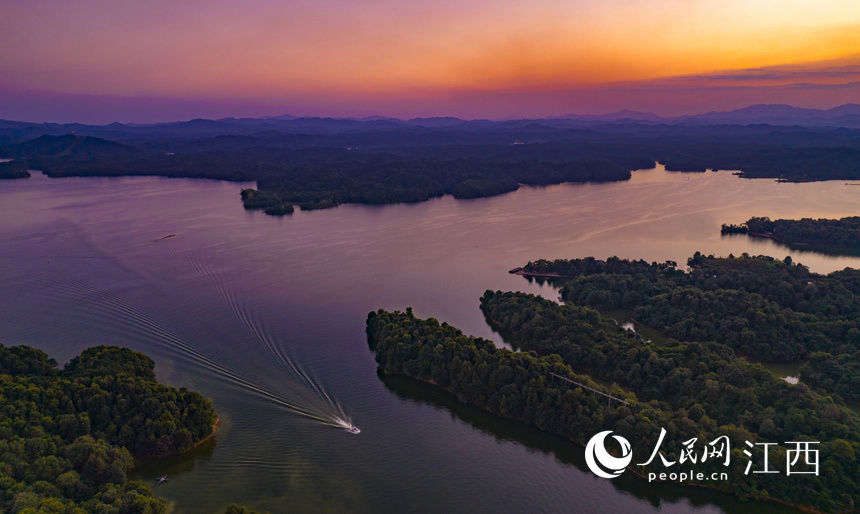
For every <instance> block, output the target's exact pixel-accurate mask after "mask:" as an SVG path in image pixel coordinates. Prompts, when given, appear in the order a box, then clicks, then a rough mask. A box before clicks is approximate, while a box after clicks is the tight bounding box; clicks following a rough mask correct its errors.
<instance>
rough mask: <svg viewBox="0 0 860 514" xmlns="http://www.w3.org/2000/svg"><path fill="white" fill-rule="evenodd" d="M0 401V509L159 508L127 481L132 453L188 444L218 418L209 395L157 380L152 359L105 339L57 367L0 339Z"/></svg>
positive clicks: (142, 488)
mask: <svg viewBox="0 0 860 514" xmlns="http://www.w3.org/2000/svg"><path fill="white" fill-rule="evenodd" d="M0 399H2V401H0V511H3V512H58V513H65V512H68V513H75V514H78V513H83V512H117V513H120V512H129V513H130V512H148V513H163V512H166V510H167V505H166V502H165V501H164V500H162V499H160V498H156V497H154V496H153V493H152V490H151V489H150V488H149V486H147V485H146V484H143V483H141V482H129V481H128V480H127V473H128V471H129V469H131V467H132V465H133V456H135V455H147V456H163V455H169V454H173V453H178V452H182V451H184V450H187V449H188V448H190V447H191V446H192V445H194V444H195V443H197V442H199V441H201V440H202V439H204V438H206V437H207V436H209V435H210V434H211V433H212V431H213V428H214V424H215V421H216V417H215V412H214V410H213V409H212V404H211V402H210V401H209V400H208V399H206V398H204V397H203V396H201V395H200V394H199V393H196V392H193V391H188V390H186V389H175V388H173V387H167V386H164V385H161V384H159V383H157V382H156V381H155V374H154V363H153V361H152V360H151V359H150V358H148V357H146V356H145V355H143V354H140V353H136V352H133V351H131V350H128V349H125V348H117V347H111V346H99V347H95V348H90V349H87V350H85V351H84V352H83V353H81V355H79V356H78V357H75V358H74V359H72V361H71V362H69V363H68V364H67V365H66V366H65V368H63V369H57V366H56V362H55V361H54V360H53V359H50V358H48V356H47V355H46V354H45V353H43V352H42V351H40V350H37V349H35V348H30V347H27V346H16V347H5V346H3V345H0ZM26 509H32V510H26Z"/></svg>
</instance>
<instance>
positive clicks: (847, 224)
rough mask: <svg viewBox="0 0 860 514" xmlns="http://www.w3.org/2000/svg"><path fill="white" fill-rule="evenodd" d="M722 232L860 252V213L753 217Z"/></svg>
mask: <svg viewBox="0 0 860 514" xmlns="http://www.w3.org/2000/svg"><path fill="white" fill-rule="evenodd" d="M721 232H722V233H723V234H748V235H750V236H752V237H766V238H770V239H773V240H775V241H778V242H780V243H784V244H786V245H788V246H791V247H794V248H806V249H810V250H819V251H823V252H828V253H839V254H846V255H860V216H850V217H845V218H841V219H825V218H820V219H812V218H803V219H799V220H786V219H778V220H771V219H770V218H767V217H753V218H750V219H748V220H747V221H745V222H744V223H742V224H740V225H723V227H722V229H721Z"/></svg>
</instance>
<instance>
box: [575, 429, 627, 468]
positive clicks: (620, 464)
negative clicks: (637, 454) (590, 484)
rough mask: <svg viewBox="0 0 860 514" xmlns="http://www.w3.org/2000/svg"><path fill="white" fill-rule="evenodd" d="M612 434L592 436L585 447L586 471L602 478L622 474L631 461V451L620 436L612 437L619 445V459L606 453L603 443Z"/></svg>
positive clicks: (606, 432)
mask: <svg viewBox="0 0 860 514" xmlns="http://www.w3.org/2000/svg"><path fill="white" fill-rule="evenodd" d="M611 433H612V430H605V431H603V432H600V433H597V434H594V436H593V437H592V438H591V439H589V440H588V444H587V445H585V463H586V464H588V469H590V470H591V472H592V473H594V474H595V475H597V476H599V477H603V478H615V477H617V476H618V475H620V474H621V473H624V468H626V467H627V465H628V464H630V461H631V460H633V451H632V450H631V449H630V442H629V441H628V440H627V439H624V438H623V437H621V436H620V435H613V436H612V437H613V438H614V439H615V440H616V441H618V444H619V445H621V457H613V456H612V455H610V454H609V452H608V451H606V445H605V444H604V441H605V439H606V436H608V435H609V434H611Z"/></svg>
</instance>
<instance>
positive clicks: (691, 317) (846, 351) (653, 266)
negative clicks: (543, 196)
mask: <svg viewBox="0 0 860 514" xmlns="http://www.w3.org/2000/svg"><path fill="white" fill-rule="evenodd" d="M688 265H689V272H686V271H684V270H682V269H679V268H678V267H677V265H676V263H674V262H665V263H647V262H645V261H641V260H640V261H633V260H626V259H618V258H615V257H613V258H610V259H607V260H606V261H601V260H596V259H593V258H586V259H570V260H556V261H545V260H539V261H535V262H530V263H528V264H527V265H526V266H525V267H524V270H523V272H522V273H524V274H526V275H528V274H530V273H536V274H538V275H540V274H543V275H550V274H554V275H558V276H556V277H553V278H549V280H552V281H553V282H554V283H555V284H557V285H558V286H559V287H560V289H561V296H562V299H564V301H565V302H568V303H575V304H578V305H587V306H590V307H594V308H596V309H600V310H603V311H619V310H620V311H625V312H627V313H629V315H630V317H632V318H633V319H635V320H636V321H638V322H640V323H642V324H644V325H647V326H650V327H652V328H654V329H656V330H659V331H660V332H661V333H662V334H664V335H665V336H668V337H672V338H675V339H678V340H681V341H716V342H719V343H721V344H725V345H726V346H729V347H730V348H732V350H734V351H735V352H736V353H738V354H739V355H743V356H745V357H747V358H749V359H751V360H756V361H763V362H791V363H798V364H801V363H803V364H804V366H803V367H802V368H801V379H802V380H803V381H804V382H805V383H806V384H807V385H809V386H812V387H815V388H819V389H821V390H822V391H823V392H825V393H836V394H839V395H842V396H843V397H844V398H845V399H846V400H850V401H855V400H857V399H858V392H857V389H856V388H855V387H852V384H857V383H858V380H860V375H858V373H857V370H858V368H860V361H858V360H857V359H858V356H860V355H858V353H857V349H858V348H860V270H856V269H851V268H846V269H844V270H841V271H835V272H833V273H830V274H828V275H820V274H817V273H812V272H810V271H809V269H808V268H806V267H805V266H803V265H802V264H796V263H793V262H792V261H791V259H790V258H786V259H784V260H779V259H774V258H772V257H768V256H755V257H751V256H749V255H746V254H744V255H742V256H740V257H734V256H729V257H725V258H720V257H714V256H712V255H710V256H706V255H702V254H700V253H698V252H697V253H696V254H695V255H694V256H693V257H692V258H690V259H689V260H688ZM813 357H814V358H813Z"/></svg>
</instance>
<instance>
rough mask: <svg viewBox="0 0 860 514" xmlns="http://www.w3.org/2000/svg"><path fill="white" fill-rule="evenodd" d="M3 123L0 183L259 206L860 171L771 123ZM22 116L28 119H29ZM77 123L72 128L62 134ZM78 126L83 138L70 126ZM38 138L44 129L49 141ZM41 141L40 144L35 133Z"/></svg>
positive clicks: (815, 138)
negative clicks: (113, 186) (723, 173)
mask: <svg viewBox="0 0 860 514" xmlns="http://www.w3.org/2000/svg"><path fill="white" fill-rule="evenodd" d="M3 125H4V124H3V123H2V122H0V142H8V144H0V157H5V158H11V159H14V160H13V161H12V162H6V163H0V178H15V177H26V176H28V172H27V170H28V169H38V170H42V171H44V172H45V173H46V174H47V175H49V176H52V177H67V176H125V175H158V176H168V177H200V178H214V179H223V180H236V181H255V182H256V183H257V190H258V191H257V192H258V193H259V194H257V195H250V194H245V195H243V199H244V200H245V205H246V207H248V208H261V209H263V210H265V211H266V212H268V213H270V214H275V215H283V214H289V212H290V210H291V209H292V208H294V207H293V206H299V207H301V208H302V209H321V208H327V207H333V206H336V205H339V204H343V203H365V204H386V203H396V202H419V201H423V200H427V199H429V198H435V197H439V196H442V195H445V194H450V195H453V196H454V197H456V198H477V197H486V196H493V195H498V194H502V193H507V192H510V191H513V190H515V189H517V188H518V187H519V186H520V185H521V184H526V185H548V184H558V183H562V182H605V181H616V180H627V179H629V178H630V176H631V175H630V172H631V171H632V170H636V169H643V168H651V167H652V166H653V165H654V163H655V162H656V161H659V162H662V163H664V164H666V167H667V169H669V170H678V171H696V172H699V171H702V172H703V171H705V170H707V169H722V170H742V173H741V174H742V176H745V177H781V178H785V179H788V180H829V179H837V178H838V179H857V178H860V164H858V163H860V158H859V157H860V147H858V143H857V141H858V138H857V135H856V134H857V132H858V131H856V130H851V129H834V128H812V127H807V128H798V127H768V126H734V127H732V126H721V125H717V126H665V125H647V126H643V125H641V124H638V123H617V124H616V123H612V124H603V125H597V126H595V125H593V124H590V123H586V124H582V123H578V122H572V121H571V120H548V119H544V120H512V121H508V122H489V121H487V120H475V121H472V122H464V121H462V120H455V122H454V123H438V124H437V123H423V122H421V121H420V120H419V121H417V122H414V123H413V122H397V123H392V122H385V121H381V120H377V121H373V120H367V121H358V120H337V119H305V120H291V121H288V120H280V121H278V120H268V121H267V120H256V121H255V120H241V121H240V120H233V122H231V121H228V120H192V121H190V122H187V123H175V124H162V125H153V126H148V127H131V126H123V125H118V124H117V125H108V126H99V127H93V126H82V125H76V126H66V127H65V128H64V127H63V126H58V125H49V124H48V125H27V124H24V125H26V126H18V125H16V126H12V127H5V128H4V127H3ZM19 125H20V124H19ZM63 130H65V132H63ZM71 130H74V131H75V133H74V134H70V133H69V132H70V131H71ZM37 136H38V137H37ZM27 138H30V139H27Z"/></svg>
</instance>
